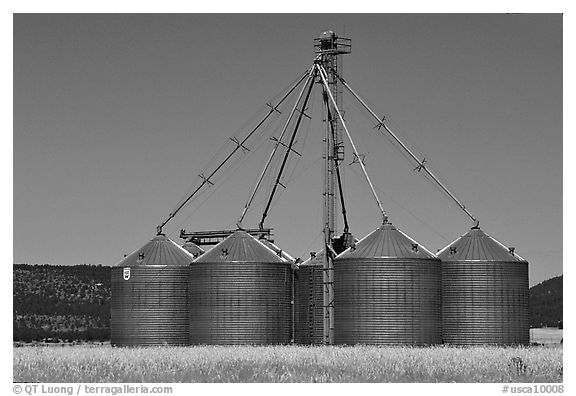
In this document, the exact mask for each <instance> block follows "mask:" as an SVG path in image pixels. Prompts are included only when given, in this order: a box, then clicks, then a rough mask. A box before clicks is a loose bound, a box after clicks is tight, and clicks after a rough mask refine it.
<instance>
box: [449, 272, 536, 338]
mask: <svg viewBox="0 0 576 396" xmlns="http://www.w3.org/2000/svg"><path fill="white" fill-rule="evenodd" d="M442 287H443V308H442V309H443V312H442V321H443V338H444V342H445V343H448V344H456V345H474V344H498V345H514V344H522V345H528V344H529V343H530V326H529V318H528V263H527V262H509V263H506V262H474V261H456V262H449V261H443V262H442Z"/></svg>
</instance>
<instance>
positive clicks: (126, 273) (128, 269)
mask: <svg viewBox="0 0 576 396" xmlns="http://www.w3.org/2000/svg"><path fill="white" fill-rule="evenodd" d="M128 279H130V267H128V268H124V280H128Z"/></svg>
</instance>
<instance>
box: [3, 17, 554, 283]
mask: <svg viewBox="0 0 576 396" xmlns="http://www.w3.org/2000/svg"><path fill="white" fill-rule="evenodd" d="M327 29H332V30H334V31H336V32H337V33H338V34H339V35H341V36H344V37H349V38H351V39H352V53H351V54H350V55H347V56H346V57H345V59H344V69H343V74H344V76H345V77H346V79H347V80H348V81H349V82H350V84H351V85H352V86H353V87H354V88H355V90H356V91H357V92H359V93H360V94H361V96H363V98H365V99H366V101H367V103H369V104H370V106H372V107H373V108H374V110H375V111H376V112H377V113H378V114H382V115H384V114H385V115H386V116H387V118H388V119H389V120H390V123H391V126H392V127H393V128H394V129H395V131H396V132H397V134H398V135H399V136H400V137H401V138H402V139H405V140H406V142H407V144H408V145H409V146H410V147H412V148H413V149H414V150H415V151H417V152H418V153H419V154H422V155H423V156H424V157H426V159H427V161H428V164H429V166H430V168H431V169H432V170H433V171H434V172H436V173H437V174H438V176H439V177H440V178H441V179H442V180H443V181H445V182H446V183H447V185H448V186H449V187H450V188H451V189H452V190H453V191H454V192H455V194H456V195H457V196H458V197H459V198H460V199H461V200H462V201H463V202H464V203H465V205H466V206H467V207H468V208H469V209H470V211H471V212H472V213H474V214H475V215H476V216H477V217H479V219H480V221H481V225H482V228H483V229H484V231H485V232H486V233H488V234H489V235H491V236H493V237H495V238H496V239H498V240H499V241H501V242H502V243H503V244H505V245H507V246H514V247H515V248H516V251H517V252H518V253H519V254H520V255H521V256H523V257H524V258H525V259H527V260H528V261H529V262H530V264H531V265H530V284H531V285H532V284H535V283H538V282H541V281H542V280H545V279H547V278H550V277H552V276H556V275H559V274H561V273H562V84H563V82H562V16H561V15H559V14H555V15H554V14H540V15H538V14H536V15H503V14H500V15H482V14H473V15H443V14H435V15H418V14H407V15H403V14H396V15H395V14H350V15H346V14H340V15H322V14H307V15H306V14H303V15H300V14H280V15H266V14H263V15H262V14H260V15H251V14H244V15H226V14H221V15H210V14H205V15H198V14H177V15H171V14H140V15H105V14H104V15H98V14H88V15H74V14H66V15H58V14H50V15H29V14H17V15H15V16H14V148H13V153H14V193H13V194H14V234H13V235H14V262H16V263H51V264H77V263H92V264H103V265H113V264H115V263H116V262H118V261H119V260H120V259H121V258H122V256H123V255H124V254H125V253H130V252H131V251H133V250H135V249H137V248H139V247H140V246H141V245H143V244H144V243H145V242H146V241H147V240H149V239H151V238H152V237H153V236H154V235H155V227H156V225H157V224H159V223H160V222H161V221H162V220H164V219H165V218H166V217H167V216H168V214H169V213H170V211H171V210H172V209H173V208H174V206H175V205H176V204H177V203H178V200H179V199H181V198H182V197H183V196H184V194H185V193H186V191H188V189H189V188H190V187H191V186H192V185H194V184H195V183H197V181H198V177H197V175H198V174H199V173H200V172H202V169H203V168H204V167H205V166H206V164H208V163H209V161H210V159H211V158H213V156H214V155H215V154H216V153H217V152H218V150H219V148H220V147H221V146H222V145H223V144H225V143H226V142H227V141H228V142H229V140H228V138H229V137H230V136H233V135H235V134H238V133H241V132H242V131H245V129H242V126H243V125H248V121H250V119H251V117H252V116H253V115H254V114H256V113H257V112H258V111H260V110H262V109H263V108H265V107H266V106H265V103H266V102H267V101H268V100H271V99H273V98H274V97H275V96H276V95H277V94H278V93H279V92H281V91H282V90H283V89H285V88H286V87H287V86H289V85H290V83H291V82H293V81H294V80H295V79H296V78H297V77H298V76H299V75H300V74H301V73H303V72H304V71H305V70H306V69H307V68H309V67H310V66H311V64H312V61H313V57H314V53H313V46H312V43H313V38H315V37H318V36H319V34H320V33H321V32H322V31H324V30H327ZM313 98H314V100H315V103H314V104H311V108H310V112H311V114H312V115H313V116H314V117H313V119H318V118H319V117H321V103H320V97H319V95H315V96H313ZM343 107H344V110H345V111H346V118H347V122H348V123H349V126H350V129H351V132H352V133H353V137H354V138H355V140H356V141H357V144H358V146H359V149H360V151H362V152H363V153H366V154H367V156H366V166H367V168H368V172H369V173H370V174H371V176H372V178H373V180H374V183H375V185H376V186H377V188H378V190H379V194H380V196H381V198H382V201H383V204H384V207H385V208H386V210H387V211H388V212H389V215H390V220H391V221H392V223H394V224H395V225H396V226H397V227H399V228H400V229H402V230H403V231H404V232H405V233H407V234H408V235H410V236H412V237H413V238H414V239H416V240H417V241H419V242H420V243H421V244H423V245H424V246H426V247H428V248H429V249H430V250H431V251H436V250H437V249H439V248H442V247H444V246H445V245H447V244H448V243H449V242H451V241H452V240H454V239H456V238H457V237H458V236H460V235H462V234H464V233H466V232H467V231H468V229H469V228H470V225H471V223H470V220H469V219H468V218H467V217H466V216H465V215H464V214H463V212H461V211H460V210H459V209H458V208H457V207H456V206H455V205H454V204H453V203H452V202H450V201H449V200H448V199H447V198H446V197H445V196H444V195H443V194H441V193H440V192H439V191H438V190H437V189H436V188H435V187H434V186H433V185H432V184H431V183H429V182H428V181H427V180H426V179H425V178H424V177H423V176H422V175H420V174H418V173H417V172H414V171H413V167H414V166H413V165H412V164H411V163H410V162H408V161H406V160H405V159H404V157H403V156H402V155H400V154H399V153H398V152H397V151H396V150H394V149H393V148H392V147H391V145H390V143H389V142H388V140H386V139H385V138H384V137H382V136H380V135H377V132H376V131H375V130H374V129H373V128H372V125H373V123H372V122H371V121H369V119H368V118H366V117H365V116H364V114H363V113H362V112H361V111H359V108H358V106H356V105H354V104H353V103H352V101H351V99H350V98H348V97H346V96H345V97H344V105H343ZM276 128H277V126H276ZM304 131H305V133H306V134H305V137H306V140H304V138H303V137H302V138H301V140H300V143H299V144H300V148H301V149H302V150H303V154H304V155H303V157H302V159H300V161H299V162H298V163H296V162H291V168H290V170H291V172H292V173H291V175H292V177H291V178H290V180H289V181H290V183H289V185H288V188H287V190H286V191H283V192H282V194H281V196H280V197H279V198H278V199H277V200H276V201H275V202H274V205H273V207H272V211H271V212H270V215H269V217H268V219H267V223H266V224H267V225H268V226H271V227H274V229H275V239H276V243H277V244H278V245H279V246H281V247H282V248H283V249H285V250H286V251H287V252H288V253H290V254H292V255H293V256H295V257H303V258H306V257H307V256H308V254H309V252H310V251H313V250H316V249H318V248H319V247H320V244H321V241H322V239H321V232H322V214H321V208H322V206H321V202H322V198H321V191H322V173H321V172H322V170H321V161H319V158H320V157H321V150H322V143H321V140H322V130H321V127H320V125H319V123H318V124H317V123H315V121H312V122H308V123H307V125H306V126H305V128H304ZM273 132H277V130H276V131H272V132H270V133H273ZM262 142H263V143H262ZM262 142H260V143H261V144H260V145H259V146H258V149H256V147H254V150H253V151H254V153H251V154H252V155H250V156H247V159H246V160H245V161H243V162H242V164H239V165H245V167H244V168H239V169H238V171H236V172H235V173H229V174H227V175H226V176H225V177H222V178H221V179H220V180H219V181H220V182H221V183H220V184H217V185H216V186H215V187H214V188H212V190H211V191H209V192H206V193H205V194H204V195H203V196H201V197H200V198H199V199H198V200H195V201H194V202H193V204H192V205H191V206H190V207H187V208H186V209H185V210H183V211H182V212H181V213H180V214H178V215H177V216H176V218H175V219H174V220H173V221H172V222H170V223H169V224H168V225H167V226H166V228H165V231H166V233H167V235H168V236H169V237H171V238H173V239H174V240H175V241H178V242H181V240H180V239H179V238H178V233H179V230H180V228H186V229H189V230H202V229H219V228H234V226H235V222H236V219H237V218H238V216H239V215H240V213H241V211H242V208H243V206H244V203H245V201H246V199H247V198H248V194H249V192H250V189H251V187H252V186H253V184H254V183H255V181H256V177H257V173H258V169H259V167H261V166H262V165H263V163H264V161H265V156H266V155H267V151H268V150H270V149H271V142H269V140H267V137H266V139H263V140H262ZM346 155H347V160H346V162H345V163H346V169H345V170H344V177H345V187H346V197H347V202H348V206H349V208H348V209H349V216H350V223H351V228H352V232H353V233H354V235H356V236H357V237H363V236H365V235H366V234H367V233H369V232H370V231H372V230H373V229H375V228H376V227H378V225H379V224H380V217H379V212H378V209H377V207H376V206H375V204H374V202H373V200H372V198H371V196H370V194H369V190H368V189H367V187H366V184H365V183H364V182H363V181H362V180H361V178H359V177H358V176H359V175H360V169H359V168H358V165H357V164H352V165H348V164H350V163H351V162H352V156H351V152H350V150H348V151H347V154H346ZM221 157H222V155H221V154H220V156H217V157H216V158H217V159H218V158H221ZM267 183H268V186H269V180H267ZM263 199H264V195H259V196H258V197H257V199H256V200H255V203H256V204H255V206H254V208H253V210H252V211H251V212H250V213H249V216H248V217H247V218H246V220H245V222H244V224H245V226H247V227H255V226H256V225H257V223H258V220H259V215H260V214H261V212H262V209H263Z"/></svg>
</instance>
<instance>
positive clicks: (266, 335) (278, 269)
mask: <svg viewBox="0 0 576 396" xmlns="http://www.w3.org/2000/svg"><path fill="white" fill-rule="evenodd" d="M189 291H190V344H288V343H290V341H291V335H292V334H291V333H292V305H291V303H290V302H291V299H292V268H291V265H290V264H288V263H253V262H252V263H251V262H219V263H193V264H192V266H191V271H190V281H189Z"/></svg>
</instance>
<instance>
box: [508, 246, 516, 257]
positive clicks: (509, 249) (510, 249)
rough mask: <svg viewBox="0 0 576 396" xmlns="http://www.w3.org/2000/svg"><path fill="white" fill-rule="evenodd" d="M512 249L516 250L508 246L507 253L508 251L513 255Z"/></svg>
mask: <svg viewBox="0 0 576 396" xmlns="http://www.w3.org/2000/svg"><path fill="white" fill-rule="evenodd" d="M514 250H516V248H513V247H509V248H508V253H510V254H511V255H514Z"/></svg>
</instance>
